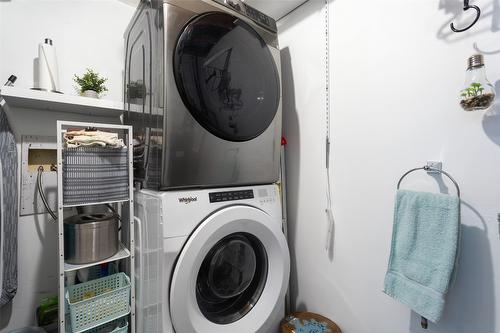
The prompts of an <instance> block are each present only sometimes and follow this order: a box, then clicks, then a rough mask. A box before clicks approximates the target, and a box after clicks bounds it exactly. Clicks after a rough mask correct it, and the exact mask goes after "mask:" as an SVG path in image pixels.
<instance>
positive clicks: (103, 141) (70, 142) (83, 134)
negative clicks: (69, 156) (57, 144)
mask: <svg viewBox="0 0 500 333" xmlns="http://www.w3.org/2000/svg"><path fill="white" fill-rule="evenodd" d="M64 140H65V141H66V147H68V148H76V147H79V146H100V147H111V148H123V147H125V144H124V143H123V140H122V139H119V138H118V133H112V132H103V131H87V130H74V131H67V132H66V133H65V134H64Z"/></svg>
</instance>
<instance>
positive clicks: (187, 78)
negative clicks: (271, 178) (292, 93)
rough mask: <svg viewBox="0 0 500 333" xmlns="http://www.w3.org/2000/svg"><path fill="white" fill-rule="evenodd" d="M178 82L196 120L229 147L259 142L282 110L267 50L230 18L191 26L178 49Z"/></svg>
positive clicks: (212, 17)
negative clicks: (240, 143)
mask: <svg viewBox="0 0 500 333" xmlns="http://www.w3.org/2000/svg"><path fill="white" fill-rule="evenodd" d="M174 76H175V81H176V84H177V88H178V90H179V94H180V96H181V97H182V100H183V102H184V104H185V105H186V107H187V108H188V110H189V112H190V113H191V115H192V116H193V118H194V119H196V121H197V122H198V123H199V124H200V125H201V126H203V127H204V128H205V129H206V130H207V131H209V132H210V133H212V134H214V135H216V136H217V137H219V138H222V139H225V140H228V141H237V142H242V141H248V140H251V139H254V138H256V137H257V136H259V135H260V134H262V133H263V132H264V131H265V130H266V129H267V128H268V127H269V125H270V124H271V123H272V121H273V119H274V116H275V115H276V112H277V110H278V106H279V101H280V83H279V82H280V78H279V74H278V70H277V67H276V63H275V61H274V59H273V57H272V54H271V52H270V50H269V47H268V46H267V45H266V43H265V41H264V40H263V39H262V38H261V36H260V35H259V34H258V33H257V32H256V31H255V30H254V29H253V28H252V27H251V26H250V25H249V24H247V23H246V22H244V21H242V20H241V19H238V18H237V17H235V16H233V15H229V14H227V13H222V12H213V13H205V14H202V15H200V16H198V17H196V18H195V19H193V20H192V21H190V22H189V23H188V24H187V26H186V27H185V28H184V30H183V31H182V33H181V35H180V37H179V39H178V42H177V46H176V48H175V52H174Z"/></svg>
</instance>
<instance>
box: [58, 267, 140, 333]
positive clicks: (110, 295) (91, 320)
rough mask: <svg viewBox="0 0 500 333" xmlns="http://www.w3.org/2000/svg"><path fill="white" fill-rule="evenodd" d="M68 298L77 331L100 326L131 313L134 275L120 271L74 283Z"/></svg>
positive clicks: (73, 325) (74, 332)
mask: <svg viewBox="0 0 500 333" xmlns="http://www.w3.org/2000/svg"><path fill="white" fill-rule="evenodd" d="M66 302H67V303H68V307H69V312H70V317H71V330H72V332H73V333H79V332H83V331H86V330H89V329H92V328H96V327H98V326H100V325H102V324H105V323H108V322H110V321H112V320H115V319H118V318H120V317H123V316H125V315H127V314H129V313H130V279H129V277H128V276H127V275H126V274H125V273H118V274H113V275H110V276H107V277H104V278H100V279H97V280H92V281H88V282H85V283H80V284H76V285H73V286H70V287H68V289H67V290H66Z"/></svg>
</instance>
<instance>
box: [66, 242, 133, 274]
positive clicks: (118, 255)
mask: <svg viewBox="0 0 500 333" xmlns="http://www.w3.org/2000/svg"><path fill="white" fill-rule="evenodd" d="M128 257H130V251H129V250H128V249H127V248H126V247H125V245H123V244H121V243H120V250H119V251H118V252H117V253H116V254H115V255H114V256H112V257H109V258H107V259H104V260H101V261H97V262H91V263H88V264H82V265H72V264H67V263H64V271H65V272H71V271H76V270H78V269H82V268H87V267H92V266H96V265H100V264H104V263H107V262H112V261H116V260H120V259H125V258H128Z"/></svg>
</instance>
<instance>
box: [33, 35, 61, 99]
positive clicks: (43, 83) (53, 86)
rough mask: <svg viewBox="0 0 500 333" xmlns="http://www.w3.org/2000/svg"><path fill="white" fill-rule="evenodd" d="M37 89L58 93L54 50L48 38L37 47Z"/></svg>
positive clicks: (57, 75) (57, 74)
mask: <svg viewBox="0 0 500 333" xmlns="http://www.w3.org/2000/svg"><path fill="white" fill-rule="evenodd" d="M38 88H39V89H41V90H47V91H57V92H58V91H59V73H58V69H57V58H56V49H55V47H54V46H53V45H52V39H49V38H45V41H44V42H43V43H40V44H39V45H38Z"/></svg>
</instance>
